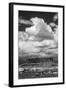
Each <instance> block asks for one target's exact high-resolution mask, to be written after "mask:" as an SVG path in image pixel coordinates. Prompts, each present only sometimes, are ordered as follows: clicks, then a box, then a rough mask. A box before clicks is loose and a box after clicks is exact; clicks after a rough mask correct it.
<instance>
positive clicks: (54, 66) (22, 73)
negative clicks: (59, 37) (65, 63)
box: [18, 57, 58, 79]
mask: <svg viewBox="0 0 66 90" xmlns="http://www.w3.org/2000/svg"><path fill="white" fill-rule="evenodd" d="M18 74H19V75H18V76H19V77H18V78H19V79H27V78H48V77H58V57H51V58H28V59H25V58H19V69H18Z"/></svg>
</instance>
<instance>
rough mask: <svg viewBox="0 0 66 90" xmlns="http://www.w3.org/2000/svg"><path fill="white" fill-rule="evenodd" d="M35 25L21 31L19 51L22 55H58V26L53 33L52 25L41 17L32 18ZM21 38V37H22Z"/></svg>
mask: <svg viewBox="0 0 66 90" xmlns="http://www.w3.org/2000/svg"><path fill="white" fill-rule="evenodd" d="M31 21H32V23H33V26H31V27H29V28H26V29H25V30H26V31H25V32H20V33H19V52H20V55H21V56H24V55H28V56H31V55H32V56H37V57H49V56H53V55H57V52H58V51H57V48H58V47H57V46H58V45H57V44H58V43H57V42H58V39H57V38H58V37H57V32H58V30H57V28H55V29H56V32H55V33H53V31H52V29H51V27H50V25H48V24H47V23H45V21H44V20H43V19H41V18H38V17H35V18H32V19H31ZM20 38H21V39H20Z"/></svg>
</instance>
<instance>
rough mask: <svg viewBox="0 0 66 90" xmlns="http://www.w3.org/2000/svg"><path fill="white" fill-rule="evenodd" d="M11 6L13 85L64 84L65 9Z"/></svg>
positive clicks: (51, 6) (52, 6)
mask: <svg viewBox="0 0 66 90" xmlns="http://www.w3.org/2000/svg"><path fill="white" fill-rule="evenodd" d="M10 6H11V7H10V11H11V12H10V14H11V16H12V17H11V19H10V20H11V24H12V25H10V27H11V28H10V30H12V32H11V33H12V34H13V38H12V39H13V42H12V43H13V52H12V53H13V56H12V57H13V60H12V61H10V62H11V63H12V65H13V66H11V63H10V67H11V68H10V70H11V72H12V73H11V72H10V74H11V75H12V76H11V75H10V77H11V79H10V81H11V80H12V82H13V83H11V82H10V83H11V85H12V86H14V85H15V86H19V85H39V84H40V85H43V84H53V83H54V84H59V83H60V84H62V83H63V82H64V81H63V79H64V77H63V76H64V71H63V68H64V67H63V64H64V60H63V57H64V56H63V53H64V52H63V33H64V25H63V23H64V20H63V18H64V17H63V13H64V11H63V9H64V7H63V6H54V5H48V6H47V5H38V4H37V5H34V4H32V5H31V4H16V3H15V4H13V3H11V5H10ZM12 39H11V40H12Z"/></svg>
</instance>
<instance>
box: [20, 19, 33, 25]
mask: <svg viewBox="0 0 66 90" xmlns="http://www.w3.org/2000/svg"><path fill="white" fill-rule="evenodd" d="M19 23H20V24H25V25H33V23H32V22H31V21H30V20H25V19H19Z"/></svg>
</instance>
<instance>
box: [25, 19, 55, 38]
mask: <svg viewBox="0 0 66 90" xmlns="http://www.w3.org/2000/svg"><path fill="white" fill-rule="evenodd" d="M31 21H32V22H33V26H31V27H29V28H26V29H25V31H26V32H27V33H29V34H31V35H34V36H38V37H42V38H43V39H53V32H52V29H51V27H50V26H49V25H47V23H45V21H44V20H43V19H41V18H38V17H35V18H32V19H31Z"/></svg>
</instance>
